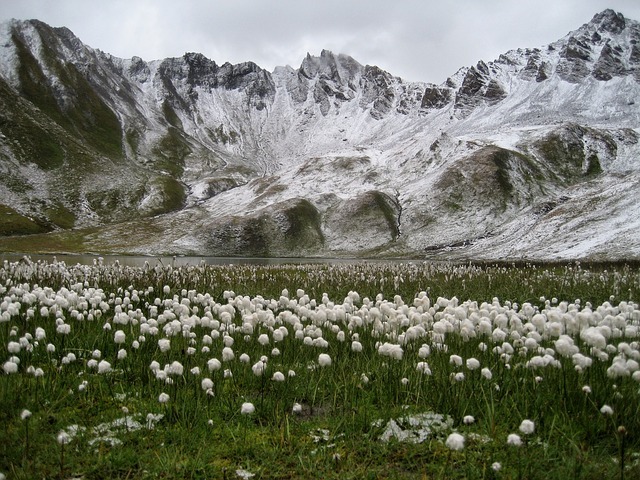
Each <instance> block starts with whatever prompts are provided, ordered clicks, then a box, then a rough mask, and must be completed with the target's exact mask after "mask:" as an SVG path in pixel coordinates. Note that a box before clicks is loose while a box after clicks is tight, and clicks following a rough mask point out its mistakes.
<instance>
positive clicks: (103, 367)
mask: <svg viewBox="0 0 640 480" xmlns="http://www.w3.org/2000/svg"><path fill="white" fill-rule="evenodd" d="M110 371H111V364H110V363H109V362H107V361H106V360H100V362H99V363H98V373H108V372H110Z"/></svg>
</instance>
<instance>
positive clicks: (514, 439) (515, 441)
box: [507, 433, 522, 447]
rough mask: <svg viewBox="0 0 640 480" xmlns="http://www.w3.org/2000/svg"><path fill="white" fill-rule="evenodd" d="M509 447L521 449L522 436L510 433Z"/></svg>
mask: <svg viewBox="0 0 640 480" xmlns="http://www.w3.org/2000/svg"><path fill="white" fill-rule="evenodd" d="M507 445H512V446H514V447H519V446H520V445H522V439H521V438H520V435H518V434H517V433H510V434H509V436H508V437H507Z"/></svg>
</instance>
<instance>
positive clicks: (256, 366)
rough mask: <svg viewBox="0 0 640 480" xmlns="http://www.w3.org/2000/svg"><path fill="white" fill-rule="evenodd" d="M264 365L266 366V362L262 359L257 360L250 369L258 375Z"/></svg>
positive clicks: (262, 371) (261, 372) (260, 374)
mask: <svg viewBox="0 0 640 480" xmlns="http://www.w3.org/2000/svg"><path fill="white" fill-rule="evenodd" d="M265 367H266V364H265V363H264V362H263V361H262V360H258V361H257V362H256V363H254V364H253V366H252V367H251V371H252V372H253V374H254V375H255V376H256V377H260V376H262V374H263V373H264V370H265Z"/></svg>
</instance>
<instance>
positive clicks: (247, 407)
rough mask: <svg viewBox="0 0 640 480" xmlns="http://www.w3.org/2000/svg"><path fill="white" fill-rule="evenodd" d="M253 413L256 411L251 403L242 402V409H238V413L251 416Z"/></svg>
mask: <svg viewBox="0 0 640 480" xmlns="http://www.w3.org/2000/svg"><path fill="white" fill-rule="evenodd" d="M255 411H256V407H254V406H253V403H251V402H244V403H243V404H242V407H240V413H241V414H242V415H251V414H252V413H253V412H255Z"/></svg>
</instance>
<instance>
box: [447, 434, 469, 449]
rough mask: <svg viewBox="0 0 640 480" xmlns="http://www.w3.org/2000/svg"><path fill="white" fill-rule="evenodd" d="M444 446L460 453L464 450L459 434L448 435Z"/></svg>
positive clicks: (462, 440)
mask: <svg viewBox="0 0 640 480" xmlns="http://www.w3.org/2000/svg"><path fill="white" fill-rule="evenodd" d="M444 444H445V445H446V446H447V447H448V448H449V449H451V450H454V451H460V450H462V449H463V448H464V437H463V436H462V435H460V434H459V433H455V432H454V433H450V434H449V436H448V437H447V440H446V441H445V442H444Z"/></svg>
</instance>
